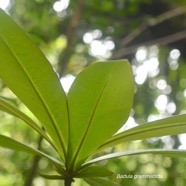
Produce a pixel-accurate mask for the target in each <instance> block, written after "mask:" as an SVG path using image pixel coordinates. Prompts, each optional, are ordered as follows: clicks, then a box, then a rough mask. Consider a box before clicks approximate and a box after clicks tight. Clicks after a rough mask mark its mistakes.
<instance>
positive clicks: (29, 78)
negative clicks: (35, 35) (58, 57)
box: [0, 10, 68, 158]
mask: <svg viewBox="0 0 186 186" xmlns="http://www.w3.org/2000/svg"><path fill="white" fill-rule="evenodd" d="M0 22H1V25H3V26H1V27H0V51H1V52H0V67H1V68H0V78H1V79H2V80H3V81H4V82H5V83H6V84H7V85H8V87H9V88H10V89H11V90H12V91H13V92H14V93H15V94H16V95H17V96H18V98H19V99H20V100H21V101H22V102H23V103H24V104H25V105H26V106H27V107H28V108H29V109H30V110H31V112H32V113H33V114H34V115H35V116H36V117H37V118H38V119H39V120H40V122H41V123H42V125H43V126H44V127H45V128H46V130H47V132H48V133H49V135H50V136H51V138H52V140H54V142H55V145H56V146H57V148H58V150H59V152H60V154H61V156H62V157H63V158H64V153H65V151H66V148H67V141H68V119H67V118H68V117H67V109H66V95H65V93H64V91H63V89H62V87H61V84H60V81H59V80H58V77H57V75H56V74H55V72H54V71H53V69H52V67H51V65H50V64H49V62H48V61H47V60H46V58H45V57H44V55H43V54H42V53H41V52H40V50H39V49H38V47H36V46H35V44H34V43H33V42H32V40H31V39H30V38H29V37H28V36H27V35H26V34H25V33H24V32H23V31H22V30H21V29H20V28H19V27H18V26H17V25H16V24H15V23H14V22H13V21H12V20H11V19H10V18H9V16H8V15H6V14H5V13H4V12H3V11H2V10H0Z"/></svg>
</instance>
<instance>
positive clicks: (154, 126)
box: [98, 114, 186, 151]
mask: <svg viewBox="0 0 186 186" xmlns="http://www.w3.org/2000/svg"><path fill="white" fill-rule="evenodd" d="M182 133H186V114H183V115H178V116H172V117H169V118H165V119H160V120H156V121H152V122H149V123H146V124H142V125H139V126H137V127H134V128H131V129H128V130H126V131H123V132H121V133H119V134H116V135H114V136H113V137H112V138H111V139H109V140H108V141H107V142H105V143H103V144H102V145H101V146H100V148H99V149H98V151H99V150H103V149H106V148H108V147H112V146H115V145H118V144H121V143H124V142H128V141H134V140H142V139H148V138H154V137H160V136H166V135H177V134H182Z"/></svg>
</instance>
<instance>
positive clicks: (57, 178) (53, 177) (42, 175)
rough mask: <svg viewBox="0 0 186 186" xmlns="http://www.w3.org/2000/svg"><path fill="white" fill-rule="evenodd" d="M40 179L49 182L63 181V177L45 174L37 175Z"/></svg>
mask: <svg viewBox="0 0 186 186" xmlns="http://www.w3.org/2000/svg"><path fill="white" fill-rule="evenodd" d="M39 175H40V176H41V177H43V178H46V179H49V180H64V178H65V177H64V176H63V175H46V174H39Z"/></svg>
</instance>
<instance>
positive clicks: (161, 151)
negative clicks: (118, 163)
mask: <svg viewBox="0 0 186 186" xmlns="http://www.w3.org/2000/svg"><path fill="white" fill-rule="evenodd" d="M140 154H160V155H164V156H170V157H175V158H179V157H182V158H185V157H186V150H177V149H176V150H175V149H173V150H164V149H147V150H132V151H125V152H116V153H112V154H107V155H105V156H101V157H98V158H95V159H92V160H90V161H88V162H87V163H85V164H84V165H85V166H87V165H91V164H94V163H98V162H100V161H104V160H108V159H113V158H118V157H122V156H131V155H140Z"/></svg>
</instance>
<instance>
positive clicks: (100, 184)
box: [84, 178, 121, 186]
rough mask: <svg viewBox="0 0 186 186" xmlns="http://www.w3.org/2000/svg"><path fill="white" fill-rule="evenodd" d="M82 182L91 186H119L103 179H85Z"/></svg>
mask: <svg viewBox="0 0 186 186" xmlns="http://www.w3.org/2000/svg"><path fill="white" fill-rule="evenodd" d="M84 180H85V181H86V182H87V183H88V184H89V185H91V186H121V185H120V184H118V183H114V182H112V181H110V180H108V179H104V178H85V179H84Z"/></svg>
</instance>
